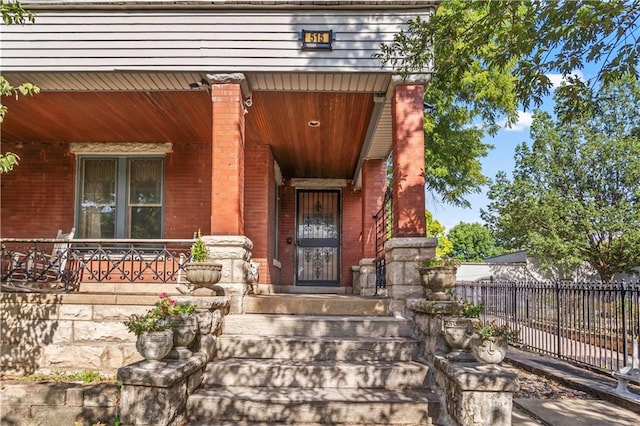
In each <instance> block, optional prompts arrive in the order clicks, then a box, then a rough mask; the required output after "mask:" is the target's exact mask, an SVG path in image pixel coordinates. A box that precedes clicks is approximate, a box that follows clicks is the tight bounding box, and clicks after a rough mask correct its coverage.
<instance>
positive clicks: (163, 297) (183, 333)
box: [151, 293, 198, 359]
mask: <svg viewBox="0 0 640 426" xmlns="http://www.w3.org/2000/svg"><path fill="white" fill-rule="evenodd" d="M151 314H152V315H155V316H156V317H158V318H163V319H165V320H166V321H167V322H168V323H169V324H170V326H171V330H172V332H173V349H172V350H171V352H169V354H168V355H167V357H168V358H177V359H184V358H189V357H190V356H191V351H190V350H189V349H187V347H188V346H189V345H190V344H191V342H193V340H194V339H195V337H196V334H197V333H198V319H197V318H196V316H195V314H196V306H195V305H193V304H191V303H179V302H178V301H176V300H175V299H172V298H170V297H169V295H168V294H167V293H161V294H160V299H159V300H158V301H157V302H156V303H155V306H154V308H153V309H152V310H151Z"/></svg>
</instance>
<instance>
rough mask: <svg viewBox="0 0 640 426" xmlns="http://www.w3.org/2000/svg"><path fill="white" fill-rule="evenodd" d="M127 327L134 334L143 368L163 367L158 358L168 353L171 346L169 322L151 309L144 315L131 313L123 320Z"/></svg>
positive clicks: (171, 334)
mask: <svg viewBox="0 0 640 426" xmlns="http://www.w3.org/2000/svg"><path fill="white" fill-rule="evenodd" d="M124 325H125V326H127V329H129V331H130V332H131V333H133V334H135V335H136V337H137V339H136V349H137V350H138V352H139V353H140V355H142V356H143V357H144V359H145V360H146V362H145V363H144V364H142V367H144V368H158V367H164V366H165V365H166V363H164V362H161V361H160V360H161V359H162V358H164V357H166V356H167V354H169V352H170V351H171V348H172V347H173V332H172V331H171V322H170V321H169V320H167V319H166V318H164V317H160V316H158V315H157V314H156V313H153V311H149V312H147V313H146V314H144V315H135V314H134V315H131V316H129V319H128V320H127V321H125V322H124Z"/></svg>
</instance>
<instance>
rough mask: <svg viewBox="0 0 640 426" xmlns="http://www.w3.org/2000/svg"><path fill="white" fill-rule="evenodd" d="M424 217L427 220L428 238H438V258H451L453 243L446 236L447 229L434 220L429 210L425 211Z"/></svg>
mask: <svg viewBox="0 0 640 426" xmlns="http://www.w3.org/2000/svg"><path fill="white" fill-rule="evenodd" d="M424 215H425V217H426V219H427V237H429V238H437V239H438V246H437V247H436V256H437V257H449V256H451V248H452V246H451V241H449V239H448V238H447V235H446V234H445V227H444V226H443V225H442V224H441V223H440V222H438V221H437V220H436V219H434V218H433V215H432V214H431V212H430V211H429V210H425V211H424Z"/></svg>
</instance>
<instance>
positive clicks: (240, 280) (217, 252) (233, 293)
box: [202, 235, 253, 313]
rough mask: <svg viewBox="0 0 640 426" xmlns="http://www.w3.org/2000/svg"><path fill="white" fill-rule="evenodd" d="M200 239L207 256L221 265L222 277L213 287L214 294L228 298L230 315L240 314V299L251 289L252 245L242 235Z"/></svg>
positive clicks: (208, 236) (211, 236) (212, 236)
mask: <svg viewBox="0 0 640 426" xmlns="http://www.w3.org/2000/svg"><path fill="white" fill-rule="evenodd" d="M202 239H203V240H204V241H205V243H206V244H207V248H208V249H209V256H210V257H212V258H213V259H214V260H216V261H217V262H220V263H222V277H221V278H220V282H219V283H218V284H217V285H216V286H215V287H216V292H217V293H218V295H219V296H222V295H224V296H228V297H229V298H230V313H241V312H242V299H243V297H244V295H246V294H248V293H249V289H250V287H251V284H250V282H249V279H250V271H251V265H250V262H249V261H250V259H251V250H253V243H252V242H251V240H250V239H249V238H247V237H245V236H243V235H207V236H203V237H202ZM220 293H223V294H220Z"/></svg>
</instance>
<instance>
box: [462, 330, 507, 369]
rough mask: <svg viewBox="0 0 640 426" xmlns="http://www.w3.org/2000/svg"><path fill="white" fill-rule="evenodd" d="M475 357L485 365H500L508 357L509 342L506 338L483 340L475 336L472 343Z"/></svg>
mask: <svg viewBox="0 0 640 426" xmlns="http://www.w3.org/2000/svg"><path fill="white" fill-rule="evenodd" d="M470 346H471V352H472V353H473V357H474V358H475V359H476V360H477V361H478V362H481V363H483V364H500V363H501V362H502V360H504V357H505V356H506V355H507V347H508V346H509V345H508V341H507V339H506V338H505V337H489V338H487V339H482V338H481V337H480V336H478V335H474V336H473V337H472V338H471V342H470Z"/></svg>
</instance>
